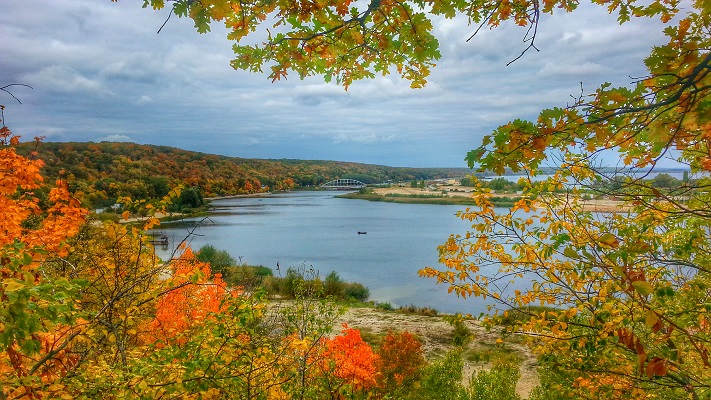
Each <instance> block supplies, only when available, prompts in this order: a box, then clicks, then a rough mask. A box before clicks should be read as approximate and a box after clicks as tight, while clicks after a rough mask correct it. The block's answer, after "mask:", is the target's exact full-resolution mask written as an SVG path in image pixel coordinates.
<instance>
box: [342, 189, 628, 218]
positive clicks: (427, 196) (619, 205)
mask: <svg viewBox="0 0 711 400" xmlns="http://www.w3.org/2000/svg"><path fill="white" fill-rule="evenodd" d="M473 194H474V190H473V189H472V188H464V187H462V188H459V189H455V190H439V191H437V190H431V189H427V188H424V189H420V188H409V187H389V188H373V189H372V190H369V191H368V192H366V193H361V192H351V193H346V194H343V195H339V196H336V197H339V198H344V199H357V200H368V201H382V202H389V203H404V204H445V205H465V206H472V205H475V204H476V203H475V202H474V200H473V199H472V196H473ZM491 196H492V197H491V200H492V202H493V203H494V206H496V207H511V206H513V205H514V203H515V202H517V201H518V200H520V199H521V197H520V196H518V195H516V194H498V193H494V194H492V195H491ZM580 204H581V205H582V207H583V210H584V211H591V212H602V213H620V212H627V211H629V210H630V207H629V206H628V205H626V204H625V203H624V202H622V201H618V200H612V199H591V200H584V201H581V203H580Z"/></svg>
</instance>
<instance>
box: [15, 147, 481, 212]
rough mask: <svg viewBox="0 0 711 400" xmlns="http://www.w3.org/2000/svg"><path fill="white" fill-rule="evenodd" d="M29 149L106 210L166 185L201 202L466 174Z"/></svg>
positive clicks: (146, 151) (49, 172) (172, 153)
mask: <svg viewBox="0 0 711 400" xmlns="http://www.w3.org/2000/svg"><path fill="white" fill-rule="evenodd" d="M35 150H36V151H37V155H38V157H39V159H41V160H42V161H44V163H45V166H44V168H43V169H42V174H43V175H44V177H45V178H46V179H47V180H48V181H50V182H53V181H54V180H56V179H57V178H59V177H60V175H62V176H63V177H64V178H65V179H66V180H67V181H68V183H69V185H70V189H71V190H72V191H73V192H74V193H77V194H78V195H79V197H80V198H82V200H83V202H84V203H85V204H86V206H89V207H103V206H108V205H111V204H114V203H115V201H116V198H117V197H119V196H129V197H131V198H132V199H134V200H135V199H147V198H160V197H163V196H165V195H166V194H167V193H168V192H169V190H170V189H171V188H172V187H175V186H176V185H178V184H183V185H185V186H186V187H196V188H198V189H199V190H200V192H201V194H202V195H203V196H207V197H210V196H226V195H235V194H248V193H257V192H262V191H269V190H286V189H293V188H296V187H311V186H318V185H321V184H323V183H325V182H328V181H329V180H332V179H338V178H352V179H358V180H360V181H362V182H365V183H379V182H386V181H388V180H392V181H409V180H412V179H434V178H444V177H455V176H462V175H464V174H465V173H466V172H467V170H466V169H446V168H395V167H386V166H380V165H367V164H358V163H350V162H337V161H303V160H286V159H284V160H261V159H245V158H235V157H225V156H219V155H214V154H204V153H198V152H193V151H186V150H181V149H177V148H173V147H167V146H151V145H139V144H134V143H113V142H101V143H57V142H41V143H40V144H39V145H37V144H35V143H25V144H23V145H22V146H20V147H19V149H18V152H19V153H20V154H23V155H29V153H31V152H32V151H35Z"/></svg>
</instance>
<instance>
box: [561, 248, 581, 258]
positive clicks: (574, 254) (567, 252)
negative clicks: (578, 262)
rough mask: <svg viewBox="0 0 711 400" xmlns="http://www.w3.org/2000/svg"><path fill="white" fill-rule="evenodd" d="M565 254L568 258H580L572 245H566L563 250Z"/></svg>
mask: <svg viewBox="0 0 711 400" xmlns="http://www.w3.org/2000/svg"><path fill="white" fill-rule="evenodd" d="M563 255H564V256H566V257H568V258H578V253H577V252H576V251H575V250H573V248H572V247H566V248H565V250H563Z"/></svg>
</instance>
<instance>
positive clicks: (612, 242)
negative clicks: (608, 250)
mask: <svg viewBox="0 0 711 400" xmlns="http://www.w3.org/2000/svg"><path fill="white" fill-rule="evenodd" d="M597 241H598V242H599V243H600V244H604V245H606V246H610V247H612V248H615V247H617V246H619V245H620V241H619V240H617V237H616V236H615V235H613V234H612V233H606V234H604V235H602V236H600V238H599V239H598V240H597Z"/></svg>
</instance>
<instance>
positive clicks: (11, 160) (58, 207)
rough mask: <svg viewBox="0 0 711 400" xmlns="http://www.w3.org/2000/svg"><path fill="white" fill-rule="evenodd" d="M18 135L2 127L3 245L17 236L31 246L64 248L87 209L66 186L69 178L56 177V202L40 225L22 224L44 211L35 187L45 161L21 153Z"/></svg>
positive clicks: (52, 195) (0, 204)
mask: <svg viewBox="0 0 711 400" xmlns="http://www.w3.org/2000/svg"><path fill="white" fill-rule="evenodd" d="M18 138H19V137H18V136H15V135H13V134H12V132H11V131H10V129H9V128H7V127H6V126H3V127H2V128H0V145H2V146H3V148H0V216H2V221H3V223H2V225H0V246H4V245H7V244H10V243H13V242H14V241H15V240H18V241H20V242H22V243H24V244H26V245H27V246H28V247H30V248H31V247H42V248H43V249H45V250H48V251H61V252H62V253H63V252H64V250H63V249H62V248H61V243H62V242H63V241H65V240H66V239H67V238H69V237H72V236H74V235H75V234H76V233H77V232H78V231H79V226H80V225H81V224H82V223H84V217H85V216H86V214H87V210H85V209H82V208H80V206H79V202H78V201H77V200H76V199H74V198H73V197H72V196H71V195H70V194H69V191H68V189H67V185H66V182H64V181H57V187H56V188H54V189H52V191H51V192H50V194H49V201H50V203H51V204H53V205H52V206H51V207H50V208H49V209H48V210H45V211H46V213H47V215H46V217H45V218H44V219H43V220H42V222H41V224H40V225H39V227H38V228H37V229H28V228H26V227H25V226H24V225H23V224H24V223H25V221H27V219H28V218H30V217H31V216H40V215H42V212H43V210H41V209H40V207H39V205H38V203H39V200H38V199H37V198H36V197H34V193H33V192H32V190H34V189H37V188H39V186H40V185H41V184H42V176H40V173H39V171H40V168H41V167H42V165H43V163H42V161H40V160H38V159H30V158H26V157H23V156H21V155H18V154H17V153H16V151H15V148H14V146H15V145H16V144H18V142H19V140H18Z"/></svg>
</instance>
